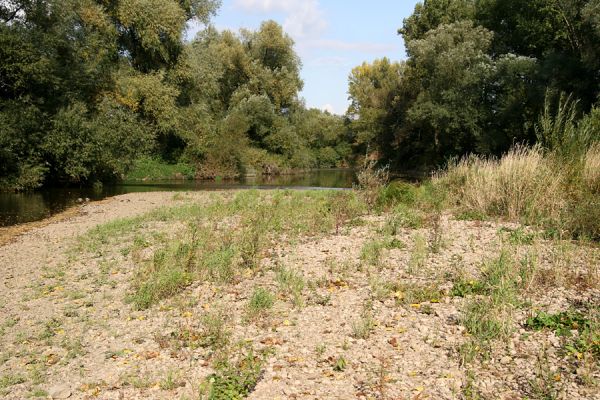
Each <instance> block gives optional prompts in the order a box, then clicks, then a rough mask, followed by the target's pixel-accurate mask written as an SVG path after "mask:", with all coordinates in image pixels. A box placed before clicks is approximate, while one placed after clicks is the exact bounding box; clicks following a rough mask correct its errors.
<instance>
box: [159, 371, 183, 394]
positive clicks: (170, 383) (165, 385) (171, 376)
mask: <svg viewBox="0 0 600 400" xmlns="http://www.w3.org/2000/svg"><path fill="white" fill-rule="evenodd" d="M180 385H181V382H180V381H179V378H178V376H177V375H176V374H175V373H174V372H173V371H169V372H168V373H167V376H165V377H164V378H163V379H161V381H160V382H159V387H160V388H161V389H162V390H173V389H175V388H177V387H179V386H180Z"/></svg>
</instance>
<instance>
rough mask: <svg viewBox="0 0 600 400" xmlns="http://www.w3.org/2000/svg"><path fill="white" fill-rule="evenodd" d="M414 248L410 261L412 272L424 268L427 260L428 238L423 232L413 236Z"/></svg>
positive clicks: (409, 269) (409, 265)
mask: <svg viewBox="0 0 600 400" xmlns="http://www.w3.org/2000/svg"><path fill="white" fill-rule="evenodd" d="M413 243H414V244H413V248H412V251H411V253H410V259H409V261H408V272H409V273H410V274H413V273H415V272H416V271H418V270H420V269H422V268H423V267H424V266H425V262H426V261H427V255H428V254H427V253H428V251H427V240H426V239H425V238H424V237H423V235H421V234H416V235H414V236H413Z"/></svg>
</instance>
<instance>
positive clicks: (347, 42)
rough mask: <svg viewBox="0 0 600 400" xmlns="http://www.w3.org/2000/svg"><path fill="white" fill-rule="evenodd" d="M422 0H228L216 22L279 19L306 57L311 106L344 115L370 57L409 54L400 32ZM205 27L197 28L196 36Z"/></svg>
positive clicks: (243, 24) (254, 25)
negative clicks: (353, 81) (351, 80)
mask: <svg viewBox="0 0 600 400" xmlns="http://www.w3.org/2000/svg"><path fill="white" fill-rule="evenodd" d="M416 3H417V0H372V1H356V0H353V1H348V0H345V1H344V0H223V3H222V5H221V8H220V9H219V11H218V14H217V16H216V17H214V18H213V20H212V23H213V24H214V25H215V26H216V27H217V28H218V29H220V30H225V29H229V30H232V31H238V30H239V29H240V28H249V29H258V28H259V27H260V23H261V22H262V21H265V20H268V19H273V20H275V21H277V22H279V23H280V24H281V25H283V28H284V30H285V31H286V33H288V34H289V35H290V36H291V37H292V38H293V39H294V41H295V50H296V52H297V53H298V55H299V56H300V58H301V59H302V71H301V76H302V79H303V80H304V90H303V91H302V92H301V93H300V96H301V97H303V98H304V99H305V100H306V105H307V106H308V107H314V108H319V109H323V110H328V111H329V112H332V113H336V114H344V113H345V112H346V109H347V107H348V104H349V102H348V76H349V75H350V72H351V71H352V68H354V67H355V66H357V65H360V64H362V63H363V62H364V61H373V60H375V59H377V58H382V57H388V58H390V59H391V60H402V59H404V58H405V57H406V55H405V50H404V43H403V41H402V37H401V36H399V35H398V34H397V30H398V28H399V27H400V26H402V20H403V19H404V18H406V17H408V16H409V15H410V14H411V13H412V11H413V9H414V7H415V4H416ZM198 29H200V27H199V26H192V27H191V28H190V30H189V31H188V33H187V36H188V38H193V37H194V36H195V33H196V32H197V31H198Z"/></svg>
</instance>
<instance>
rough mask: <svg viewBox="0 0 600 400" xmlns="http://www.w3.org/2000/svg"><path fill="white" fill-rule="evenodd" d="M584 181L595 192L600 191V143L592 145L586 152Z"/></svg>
mask: <svg viewBox="0 0 600 400" xmlns="http://www.w3.org/2000/svg"><path fill="white" fill-rule="evenodd" d="M582 175H583V183H584V185H586V186H587V187H588V188H589V189H590V190H591V191H592V192H593V193H600V143H595V144H594V145H592V146H591V147H590V148H589V149H588V151H587V153H586V154H585V160H584V164H583V174H582Z"/></svg>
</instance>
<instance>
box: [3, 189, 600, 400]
mask: <svg viewBox="0 0 600 400" xmlns="http://www.w3.org/2000/svg"><path fill="white" fill-rule="evenodd" d="M233 196H235V193H234V192H219V193H216V194H207V193H188V194H184V195H181V194H179V195H175V194H173V193H136V194H128V195H123V196H118V197H115V198H112V199H110V200H107V201H103V202H100V203H90V204H86V205H83V206H81V208H80V213H79V215H75V216H71V217H70V218H68V219H66V220H62V221H58V222H55V223H52V224H50V225H47V226H41V227H37V228H34V229H33V230H30V231H28V232H25V233H23V234H21V235H20V236H18V237H15V238H14V239H13V240H12V241H11V242H10V243H7V244H4V245H3V246H2V247H0V310H1V313H0V396H2V397H3V398H6V399H24V398H29V397H40V398H55V399H60V398H72V399H96V398H97V399H198V398H205V397H206V392H205V389H204V388H206V387H207V385H208V384H209V383H210V378H209V377H210V375H211V374H212V373H213V372H215V368H217V367H216V364H215V360H218V359H219V356H220V355H222V353H225V352H227V354H228V356H229V357H230V358H231V359H235V357H236V355H238V354H239V355H240V356H241V357H243V356H248V353H249V352H250V350H249V349H250V348H252V349H253V350H252V354H255V355H256V356H255V357H254V356H251V357H250V358H248V359H249V360H258V359H260V362H258V361H257V363H258V364H257V365H259V368H260V372H259V373H257V374H256V377H257V379H256V385H255V387H253V388H252V391H251V393H250V394H249V396H248V398H250V399H278V398H279V399H350V398H358V399H477V398H489V399H496V398H502V399H521V398H531V399H535V398H539V399H551V398H560V399H600V391H599V388H598V382H599V380H600V366H599V365H598V359H599V358H598V357H599V356H600V354H597V352H598V349H599V348H600V337H598V336H594V334H596V335H597V333H598V330H597V326H596V325H594V324H596V323H597V322H598V321H597V320H595V319H594V318H595V316H597V312H598V308H599V307H600V290H599V287H598V266H599V265H600V251H599V250H598V248H597V247H594V246H593V245H584V244H573V243H571V242H567V241H560V242H559V241H556V240H549V239H544V238H541V237H538V236H537V235H533V234H532V233H530V232H529V231H528V230H526V229H521V228H519V227H518V226H516V225H513V224H508V223H501V222H482V221H460V220H456V219H454V218H453V217H452V216H450V214H446V213H444V214H443V215H441V216H439V217H438V219H437V220H435V222H434V223H423V224H422V225H419V224H418V225H417V226H414V227H408V226H410V225H411V224H406V223H398V224H396V223H395V222H394V221H395V220H394V219H393V218H394V215H393V214H389V213H383V214H381V215H371V216H364V217H362V218H360V219H359V220H357V221H355V222H354V223H351V224H346V225H345V226H343V227H342V228H341V229H340V230H339V232H338V233H337V234H336V233H335V232H334V231H330V232H329V233H318V234H311V235H302V236H299V237H288V238H286V237H282V238H279V240H277V241H273V242H272V243H271V244H270V245H269V246H268V247H267V248H266V249H265V251H264V252H262V253H261V260H260V265H261V267H260V269H258V270H252V271H251V270H247V271H246V270H244V271H240V273H239V276H238V277H236V279H235V280H233V281H232V282H231V283H228V284H219V283H216V282H210V281H196V282H195V283H193V284H192V285H190V286H189V287H187V288H186V289H185V290H184V291H183V292H181V293H178V294H176V295H174V296H172V297H170V298H167V299H165V300H162V301H161V302H160V303H158V304H155V305H153V306H151V307H150V308H148V309H145V310H139V309H136V308H135V307H134V306H133V304H132V303H131V302H129V301H128V300H127V299H128V295H129V294H130V292H131V290H132V281H133V280H134V279H135V277H136V273H137V271H139V268H140V264H143V263H145V262H149V260H152V258H153V257H154V255H155V251H156V249H155V248H154V247H153V246H152V245H148V246H144V245H140V246H133V244H134V242H136V241H137V240H138V239H137V236H135V235H131V234H130V235H124V236H123V237H117V238H116V240H109V241H108V242H107V243H104V244H102V243H100V244H98V246H89V245H87V246H83V247H82V245H81V243H82V239H81V238H82V237H84V236H85V235H86V232H88V231H89V230H90V229H93V228H94V227H96V226H98V225H100V224H105V223H107V222H109V221H114V220H118V219H120V218H124V217H128V218H130V217H134V216H137V215H145V214H147V213H149V212H151V211H152V210H155V209H158V208H159V207H164V206H181V205H186V204H187V205H189V204H198V205H200V206H202V205H203V204H208V203H211V202H215V201H216V202H226V201H230V200H231V199H232V198H233ZM182 226H183V225H182V222H181V221H169V220H168V219H167V220H149V222H148V223H145V224H143V225H142V226H141V228H140V229H141V230H142V231H143V233H144V234H145V235H151V234H155V235H163V236H167V237H171V236H172V237H177V236H178V235H180V232H181V229H182ZM137 233H139V232H137ZM132 246H133V247H132ZM501 254H506V255H507V257H508V258H510V260H512V261H511V262H512V263H514V265H516V266H517V267H516V268H517V270H518V273H516V275H515V276H512V275H511V276H510V279H513V280H514V282H515V283H514V285H513V286H514V288H512V287H511V288H510V289H511V290H513V289H514V291H515V293H517V294H515V295H514V296H515V299H516V300H515V301H514V302H510V301H504V300H503V301H500V302H499V303H494V304H495V306H494V309H493V310H491V309H490V313H492V312H497V311H498V310H501V311H500V312H499V317H498V318H499V321H500V322H499V323H500V324H501V325H502V324H504V325H506V329H503V327H500V328H498V330H502V332H503V334H502V335H498V336H497V337H496V338H494V339H491V340H489V341H487V340H484V341H481V340H476V338H477V337H478V334H477V333H474V332H476V328H474V326H475V327H477V326H479V325H477V324H478V323H479V322H482V323H483V319H482V320H481V321H476V322H475V325H474V324H473V323H472V321H471V323H470V322H469V321H468V317H469V316H470V315H477V314H472V313H471V314H469V312H470V311H469V310H471V308H472V307H473V306H474V305H477V304H478V303H479V304H486V303H485V302H486V301H488V299H489V298H492V297H493V296H495V294H498V293H504V292H502V290H495V289H494V290H492V289H489V287H488V288H487V289H481V290H478V289H477V288H478V287H479V286H478V285H479V282H483V280H484V279H485V276H488V278H489V273H487V275H486V272H485V271H487V270H486V269H485V268H486V267H485V266H486V265H488V264H489V263H490V262H493V260H497V259H498V258H499V257H500V255H501ZM490 260H492V261H490ZM511 265H512V264H511ZM519 266H521V267H522V268H521V267H519ZM525 269H527V271H528V272H522V271H525ZM282 271H284V272H285V271H287V272H288V275H287V278H285V274H284V272H282ZM517 275H518V276H517ZM482 276H483V278H482ZM508 279H509V278H508V277H506V278H502V279H500V280H499V281H500V282H501V283H500V285H502V284H504V283H505V281H508ZM511 282H512V281H511ZM517 287H518V289H516V288H517ZM257 288H262V289H265V290H267V291H268V292H270V293H272V294H273V296H274V304H273V305H272V307H271V306H270V307H265V308H264V309H263V310H262V311H261V312H259V313H255V314H253V315H251V316H250V315H249V305H248V304H249V302H251V297H252V295H253V293H255V291H256V289H257ZM498 304H500V306H497V305H498ZM470 307H471V308H470ZM567 311H569V312H572V313H573V315H575V316H576V317H573V318H572V319H573V321H571V320H569V321H567V322H564V321H563V320H564V319H565V318H562V317H561V318H562V319H560V318H559V319H558V320H552V318H550V317H548V318H547V319H548V320H552V321H554V322H555V323H554V324H552V323H545V322H543V321H542V320H543V318H538V319H533V318H535V317H536V316H539V315H540V312H544V313H546V314H543V315H548V316H552V315H558V314H559V313H561V312H567ZM561 315H563V317H564V314H561ZM528 320H529V322H527V321H528ZM544 321H545V320H544ZM556 321H558V322H556ZM563 322H564V323H563ZM536 324H537V325H536ZM544 324H545V325H544ZM561 324H562V325H561ZM504 325H503V326H504ZM584 325H585V327H588V328H589V329H587V330H585V331H584V330H583V327H584ZM538 328H539V329H538ZM559 328H561V329H559ZM563 328H564V329H563ZM566 331H568V332H566ZM589 332H592V336H591V337H589V335H588V336H585V337H584V334H586V335H587V334H588V333H589ZM240 343H243V345H242V344H240ZM225 349H227V350H225ZM237 365H238V367H240V368H243V367H244V365H243V363H240V364H237ZM240 373H242V372H240ZM252 386H254V385H252ZM203 393H204V394H203ZM203 396H204V397H203ZM222 398H226V397H222Z"/></svg>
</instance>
